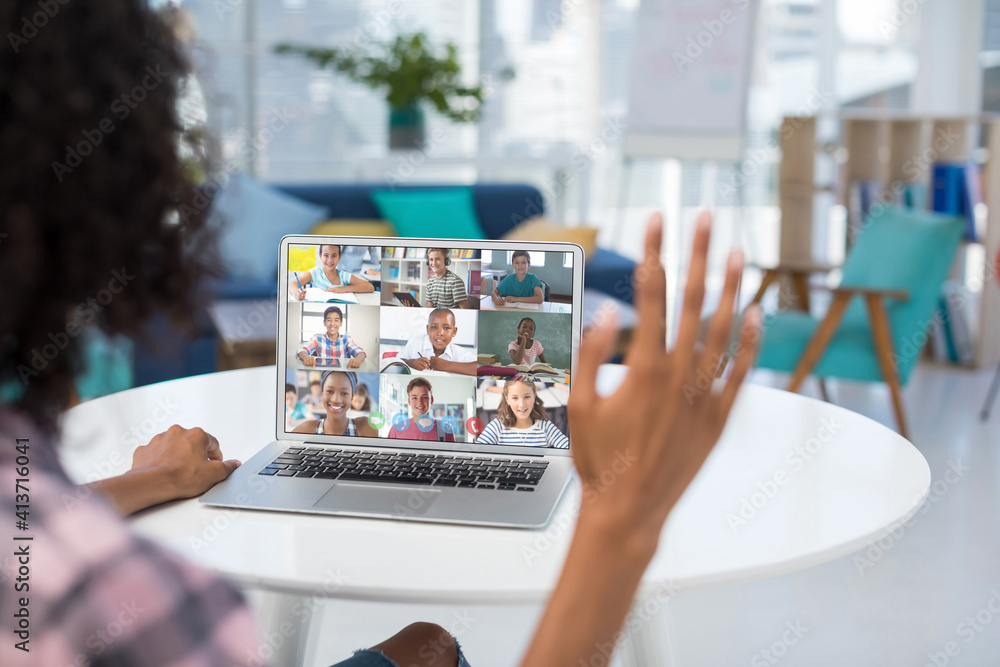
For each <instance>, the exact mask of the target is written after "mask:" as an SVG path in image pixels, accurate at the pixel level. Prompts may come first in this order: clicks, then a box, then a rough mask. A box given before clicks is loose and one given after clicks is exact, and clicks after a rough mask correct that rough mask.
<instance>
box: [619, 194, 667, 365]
mask: <svg viewBox="0 0 1000 667" xmlns="http://www.w3.org/2000/svg"><path fill="white" fill-rule="evenodd" d="M662 244H663V218H662V216H660V214H659V213H656V214H654V215H653V216H652V217H651V218H650V220H649V224H648V226H647V227H646V243H645V249H644V251H643V260H642V262H641V263H640V264H638V265H637V266H636V267H635V272H634V273H633V285H634V287H635V305H636V312H637V314H638V317H639V323H638V325H637V327H636V329H635V333H634V336H633V342H632V346H631V347H630V349H629V353H628V355H627V359H626V364H628V365H629V366H634V365H635V364H634V363H633V362H635V361H638V360H640V359H642V358H644V357H646V358H648V356H649V355H651V354H656V353H658V352H662V351H663V350H664V349H665V343H666V341H665V337H664V335H665V332H666V329H665V326H666V308H667V281H666V274H664V272H663V265H662V264H661V262H660V250H661V247H662Z"/></svg>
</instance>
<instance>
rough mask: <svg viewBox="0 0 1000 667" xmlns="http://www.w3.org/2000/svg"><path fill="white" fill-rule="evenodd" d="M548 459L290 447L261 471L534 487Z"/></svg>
mask: <svg viewBox="0 0 1000 667" xmlns="http://www.w3.org/2000/svg"><path fill="white" fill-rule="evenodd" d="M548 465H549V464H548V462H547V461H542V460H537V459H511V458H487V457H483V456H476V457H471V456H461V455H449V454H424V453H416V452H376V451H371V450H367V451H361V450H359V449H335V448H332V447H323V448H319V447H289V448H288V449H286V450H285V451H283V452H282V453H281V455H279V456H278V457H277V458H276V459H274V460H273V461H272V462H271V463H269V464H267V467H265V468H264V469H263V470H261V471H260V472H259V473H257V474H259V475H273V476H275V477H314V478H316V479H339V480H346V481H365V482H382V483H389V484H416V485H424V486H431V485H433V486H456V487H461V488H467V489H501V490H504V491H515V490H516V491H529V492H530V491H534V490H535V487H536V486H538V482H539V481H540V480H541V478H542V475H543V474H545V469H546V468H547V467H548Z"/></svg>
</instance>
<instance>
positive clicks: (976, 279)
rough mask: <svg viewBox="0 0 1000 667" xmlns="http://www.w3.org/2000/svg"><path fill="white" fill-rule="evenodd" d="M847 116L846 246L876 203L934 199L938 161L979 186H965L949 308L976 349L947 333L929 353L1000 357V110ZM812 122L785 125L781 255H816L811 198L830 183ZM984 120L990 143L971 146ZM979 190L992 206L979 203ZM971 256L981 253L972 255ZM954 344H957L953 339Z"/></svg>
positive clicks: (921, 204)
mask: <svg viewBox="0 0 1000 667" xmlns="http://www.w3.org/2000/svg"><path fill="white" fill-rule="evenodd" d="M841 121H842V128H841V147H840V149H839V150H838V151H837V153H838V155H839V156H841V157H842V163H841V165H840V170H839V180H838V183H837V184H835V185H834V188H835V190H836V191H837V192H838V196H839V200H840V202H841V203H842V204H843V205H844V207H845V208H846V210H847V238H846V239H845V247H846V248H848V250H849V248H850V240H851V238H852V237H853V235H854V234H856V233H857V231H858V230H859V229H860V225H861V221H862V220H863V218H864V215H865V213H866V212H867V211H868V210H869V209H870V208H871V206H872V205H875V204H876V203H881V204H895V205H900V206H908V207H911V208H927V209H931V208H933V205H934V191H933V186H934V180H933V176H934V173H935V167H936V166H940V167H942V171H946V169H944V168H945V166H948V167H951V168H952V169H953V170H954V169H958V168H960V169H961V171H962V178H963V179H964V180H963V183H962V188H963V189H965V188H967V186H972V189H973V190H975V189H979V190H980V192H979V193H978V196H977V193H975V192H965V193H963V196H965V197H969V196H971V200H972V205H970V204H964V208H959V210H958V211H956V212H957V213H959V214H960V215H966V214H968V216H967V217H968V220H969V233H968V234H967V242H966V243H964V244H963V246H962V249H961V251H960V255H959V257H958V259H957V261H956V264H955V269H954V271H953V274H952V282H951V284H950V285H949V286H948V290H949V294H950V295H951V296H952V298H951V302H952V307H951V308H950V311H951V313H950V315H951V317H952V319H955V318H957V317H960V316H961V317H963V318H964V322H962V323H956V326H957V333H958V338H957V340H958V345H959V347H960V346H962V345H963V343H962V341H963V340H965V341H967V342H966V343H964V344H965V345H967V347H968V348H971V349H966V350H965V352H964V353H963V352H962V351H960V350H959V349H957V348H956V347H952V348H949V347H948V344H947V340H943V341H938V342H937V347H935V346H934V345H931V346H930V349H931V353H932V354H933V352H934V350H935V349H936V350H937V351H938V353H939V354H940V353H941V352H942V350H944V351H945V353H946V354H947V355H948V358H949V359H956V358H957V359H960V360H963V359H964V360H966V361H968V360H969V359H971V365H974V366H977V367H982V366H986V365H991V364H996V363H998V362H1000V287H998V286H997V280H996V276H995V275H994V271H992V270H991V267H992V258H993V257H995V256H996V253H997V249H998V246H1000V118H997V117H994V116H979V115H974V116H961V117H935V116H929V115H918V114H908V113H889V112H870V111H850V112H845V113H843V114H842V115H841ZM815 127H816V122H815V118H804V117H789V118H786V119H784V122H783V125H782V132H781V149H782V163H781V166H780V169H779V186H778V188H779V201H780V206H781V217H782V224H781V254H780V257H781V260H782V261H788V260H793V261H795V260H797V261H802V260H805V261H809V260H812V259H814V258H813V257H812V256H811V252H812V234H813V219H812V203H813V200H812V197H813V195H814V194H815V193H816V191H817V190H819V189H823V188H818V187H817V186H816V185H815V184H814V183H813V173H814V172H813V160H814V159H815V155H816V139H815ZM980 127H982V131H983V132H982V134H983V140H982V141H980V142H978V145H979V146H982V147H984V148H985V150H982V151H976V152H975V154H974V153H973V152H972V150H971V149H972V147H973V144H974V143H975V142H973V139H974V138H975V137H976V136H977V135H976V134H974V132H975V130H976V129H978V128H980ZM974 157H978V158H980V160H979V161H977V160H974V159H973V158H974ZM952 175H953V176H954V175H956V174H955V173H953V174H952ZM954 186H955V182H953V183H952V187H954ZM977 198H981V202H982V203H983V204H985V206H980V207H976V206H974V204H975V203H976V202H975V200H976V199H977ZM983 214H984V215H983ZM973 256H974V257H975V259H976V261H975V262H972V263H970V262H968V260H969V259H970V258H972V257H973ZM967 264H968V265H970V266H976V267H978V266H981V265H982V266H985V270H984V271H978V270H977V271H976V272H975V274H976V275H969V273H970V272H969V271H967V270H966V266H967ZM955 304H960V305H961V308H956V307H955ZM948 310H949V308H947V307H946V308H945V309H944V310H943V311H942V313H943V315H948V314H949V313H948ZM963 313H964V314H963ZM963 325H964V326H963ZM941 335H942V334H939V337H940V336H941ZM942 343H944V345H942ZM951 343H952V345H953V346H954V345H955V343H956V339H954V338H953V339H952V341H951Z"/></svg>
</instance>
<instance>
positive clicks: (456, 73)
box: [274, 32, 483, 149]
mask: <svg viewBox="0 0 1000 667" xmlns="http://www.w3.org/2000/svg"><path fill="white" fill-rule="evenodd" d="M274 52H275V53H280V54H296V55H301V56H305V57H306V58H307V59H309V60H311V61H312V62H314V63H316V64H317V65H318V66H319V67H320V68H330V69H333V70H334V71H337V72H341V73H343V74H344V75H346V76H347V77H348V78H349V79H351V80H352V81H356V82H358V83H363V84H365V85H367V86H368V87H369V88H372V89H373V90H381V91H383V92H384V94H385V99H386V102H388V103H389V148H402V149H405V148H421V147H423V145H424V112H423V109H422V108H421V103H422V102H424V101H428V102H430V103H431V104H433V105H434V108H435V109H436V110H437V112H438V113H440V114H441V115H443V116H445V117H446V118H449V119H451V120H453V121H455V122H456V123H473V122H475V121H477V120H479V110H480V105H481V104H482V101H483V86H482V84H478V85H476V86H473V87H468V86H464V85H462V83H461V81H460V78H461V72H462V68H461V66H460V65H459V63H458V49H457V48H456V47H455V45H454V44H452V43H450V42H449V43H447V44H445V46H444V53H443V55H440V56H439V55H437V54H436V53H435V49H433V48H432V47H431V45H430V40H428V38H427V35H425V34H424V33H422V32H418V33H414V34H402V35H399V36H398V37H396V39H394V40H392V41H391V42H380V43H375V44H372V45H371V46H370V47H369V48H368V49H366V50H360V49H346V48H319V47H312V46H298V45H294V44H278V45H277V46H276V47H275V48H274Z"/></svg>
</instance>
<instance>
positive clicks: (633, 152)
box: [624, 0, 758, 162]
mask: <svg viewBox="0 0 1000 667" xmlns="http://www.w3.org/2000/svg"><path fill="white" fill-rule="evenodd" d="M757 5H758V0H643V2H642V5H641V6H640V7H639V11H638V12H637V14H636V26H635V31H634V34H635V40H634V44H635V46H634V47H633V50H632V60H631V66H630V71H629V105H628V117H627V118H628V123H627V126H626V132H625V141H624V153H625V156H626V157H664V158H668V157H669V158H678V159H689V160H719V161H733V162H736V161H739V160H740V159H741V158H742V150H743V132H744V126H745V118H746V99H747V88H748V83H749V78H750V69H751V62H752V56H753V32H754V30H753V29H754V26H755V25H756V16H757Z"/></svg>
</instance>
